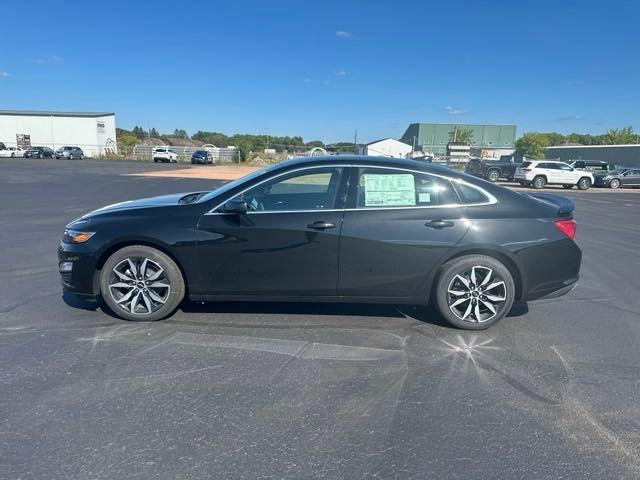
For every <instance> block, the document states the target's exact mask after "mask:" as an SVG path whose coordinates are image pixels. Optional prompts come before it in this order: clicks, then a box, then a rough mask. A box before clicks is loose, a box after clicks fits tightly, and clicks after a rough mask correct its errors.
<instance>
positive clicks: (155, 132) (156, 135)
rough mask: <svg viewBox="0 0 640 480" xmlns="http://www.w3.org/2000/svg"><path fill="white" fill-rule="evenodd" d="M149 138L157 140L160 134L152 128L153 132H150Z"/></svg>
mask: <svg viewBox="0 0 640 480" xmlns="http://www.w3.org/2000/svg"><path fill="white" fill-rule="evenodd" d="M149 136H150V137H156V138H157V137H159V136H160V134H159V133H158V131H157V130H156V129H155V128H152V129H151V132H149Z"/></svg>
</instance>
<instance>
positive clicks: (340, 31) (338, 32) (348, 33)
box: [336, 30, 353, 38]
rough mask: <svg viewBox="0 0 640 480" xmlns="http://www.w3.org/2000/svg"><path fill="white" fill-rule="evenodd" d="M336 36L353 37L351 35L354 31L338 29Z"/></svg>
mask: <svg viewBox="0 0 640 480" xmlns="http://www.w3.org/2000/svg"><path fill="white" fill-rule="evenodd" d="M336 37H338V38H351V37H353V33H351V32H345V31H344V30H338V31H337V32H336Z"/></svg>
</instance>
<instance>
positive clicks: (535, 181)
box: [514, 160, 593, 190]
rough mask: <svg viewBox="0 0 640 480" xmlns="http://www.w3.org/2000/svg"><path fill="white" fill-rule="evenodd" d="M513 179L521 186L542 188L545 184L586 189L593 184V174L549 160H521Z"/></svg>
mask: <svg viewBox="0 0 640 480" xmlns="http://www.w3.org/2000/svg"><path fill="white" fill-rule="evenodd" d="M514 178H515V180H516V181H517V182H519V183H520V185H522V186H526V187H533V188H537V189H540V188H544V187H545V186H546V185H562V186H563V187H564V188H567V189H569V188H573V186H574V185H576V186H577V187H578V188H579V189H580V190H587V189H588V188H589V187H591V185H593V174H592V173H591V172H587V171H584V170H576V169H575V168H573V167H572V166H570V165H568V164H566V163H564V162H557V161H550V160H530V161H526V162H522V164H521V165H520V166H519V167H518V169H517V170H516V173H515V177H514Z"/></svg>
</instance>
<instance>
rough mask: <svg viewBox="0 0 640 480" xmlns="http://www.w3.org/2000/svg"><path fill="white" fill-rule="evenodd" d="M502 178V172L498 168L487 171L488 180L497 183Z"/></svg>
mask: <svg viewBox="0 0 640 480" xmlns="http://www.w3.org/2000/svg"><path fill="white" fill-rule="evenodd" d="M499 179H500V172H498V171H497V170H489V172H487V180H489V181H490V182H493V183H496V182H497V181H498V180H499Z"/></svg>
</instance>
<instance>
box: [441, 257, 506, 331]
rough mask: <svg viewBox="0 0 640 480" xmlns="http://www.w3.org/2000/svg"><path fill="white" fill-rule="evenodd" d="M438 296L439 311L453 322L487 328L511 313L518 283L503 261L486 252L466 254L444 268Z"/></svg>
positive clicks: (460, 325)
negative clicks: (487, 254)
mask: <svg viewBox="0 0 640 480" xmlns="http://www.w3.org/2000/svg"><path fill="white" fill-rule="evenodd" d="M435 295H436V302H435V303H436V306H437V307H438V311H439V312H440V314H441V315H442V317H444V319H445V320H446V321H447V322H449V323H450V324H451V325H453V326H455V327H458V328H463V329H465V330H483V329H485V328H487V327H489V326H490V325H493V324H494V323H496V322H497V321H498V320H500V319H501V318H502V317H504V316H505V315H506V314H507V313H509V310H511V306H512V305H513V300H514V298H515V283H514V281H513V276H512V275H511V272H510V271H509V269H508V268H507V267H506V266H505V265H504V264H503V263H502V262H500V261H498V260H496V259H495V258H493V257H489V256H486V255H466V256H464V257H459V258H454V259H453V260H451V261H449V262H447V263H446V264H445V265H444V266H443V267H442V271H441V273H440V275H439V277H438V282H437V284H436V288H435Z"/></svg>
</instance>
